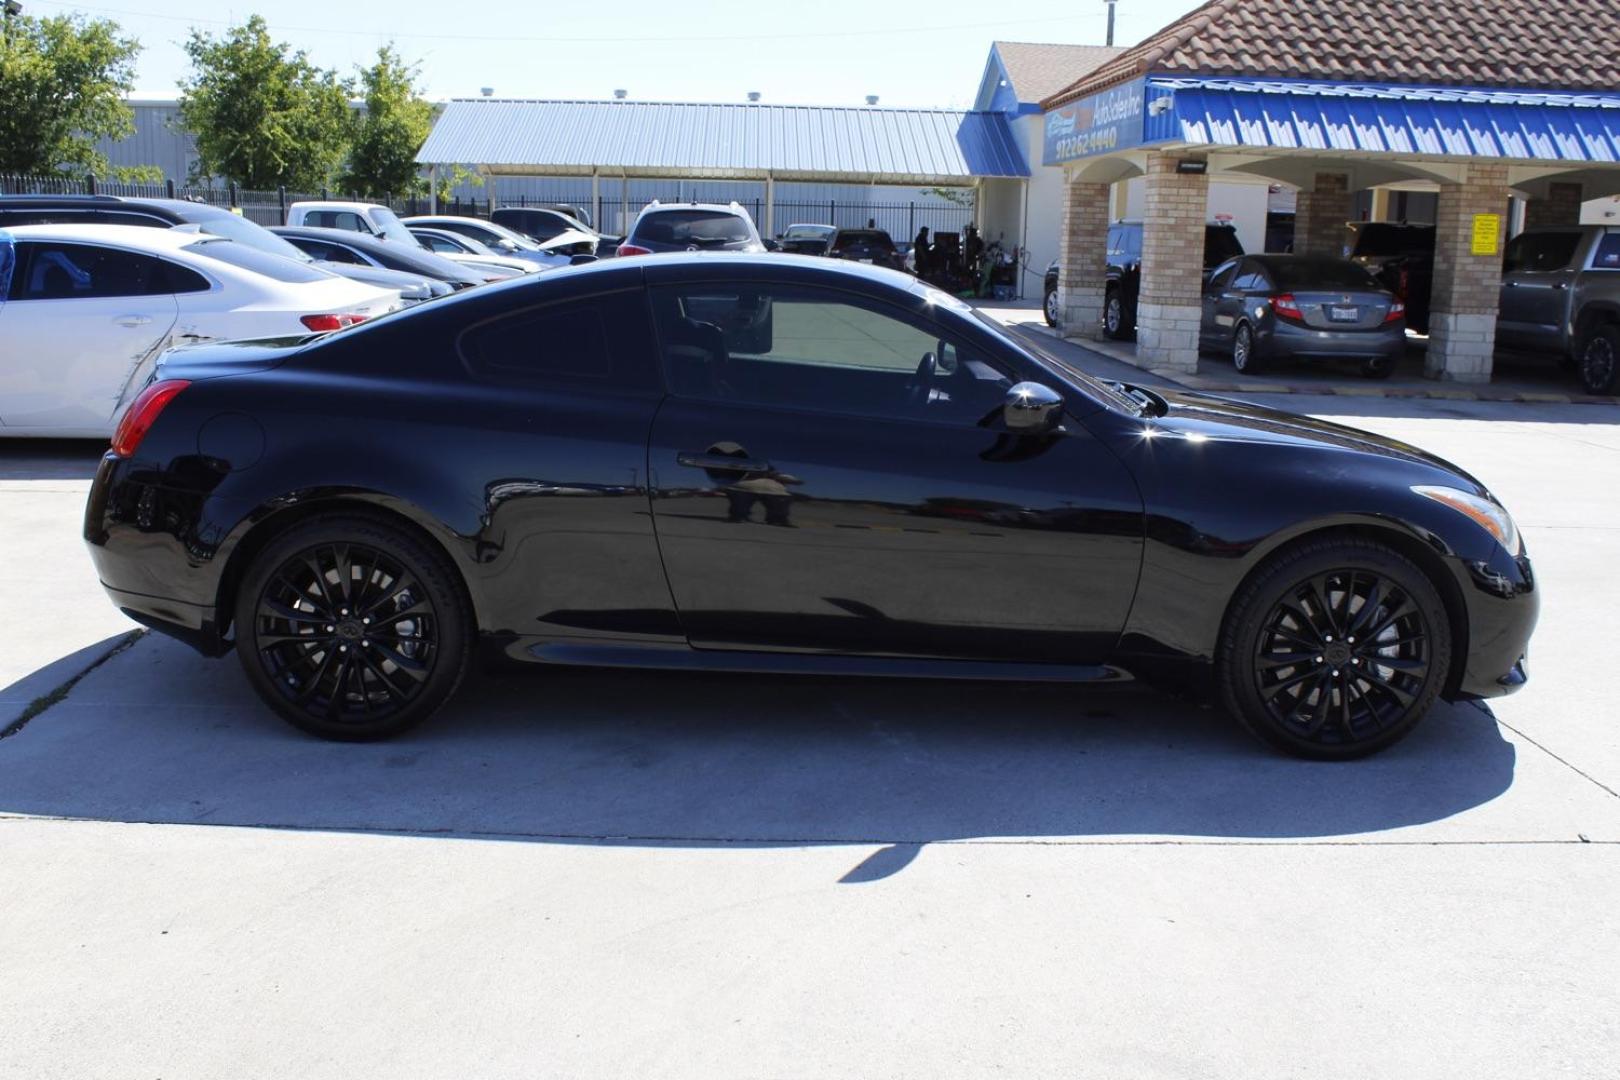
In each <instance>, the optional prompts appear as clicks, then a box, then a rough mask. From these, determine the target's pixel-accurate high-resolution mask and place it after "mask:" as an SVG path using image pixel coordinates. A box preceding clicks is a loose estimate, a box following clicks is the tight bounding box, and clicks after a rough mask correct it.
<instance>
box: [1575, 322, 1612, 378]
mask: <svg viewBox="0 0 1620 1080" xmlns="http://www.w3.org/2000/svg"><path fill="white" fill-rule="evenodd" d="M1576 368H1577V370H1578V371H1579V373H1580V376H1581V385H1582V386H1583V387H1585V388H1586V392H1587V393H1588V394H1612V393H1614V391H1615V384H1616V383H1617V382H1620V328H1617V327H1613V326H1600V327H1598V328H1596V329H1595V330H1593V331H1592V332H1591V333H1590V334H1588V335H1586V340H1585V341H1583V342H1582V343H1581V351H1580V356H1579V357H1578V358H1577V362H1576Z"/></svg>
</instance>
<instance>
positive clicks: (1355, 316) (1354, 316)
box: [1328, 307, 1361, 322]
mask: <svg viewBox="0 0 1620 1080" xmlns="http://www.w3.org/2000/svg"><path fill="white" fill-rule="evenodd" d="M1328 318H1329V319H1331V320H1332V321H1333V322H1356V321H1357V320H1359V319H1360V318H1361V309H1360V308H1355V307H1330V308H1328Z"/></svg>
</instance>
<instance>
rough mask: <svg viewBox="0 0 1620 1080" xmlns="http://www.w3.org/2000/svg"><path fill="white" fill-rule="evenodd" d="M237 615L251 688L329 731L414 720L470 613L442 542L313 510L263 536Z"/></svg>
mask: <svg viewBox="0 0 1620 1080" xmlns="http://www.w3.org/2000/svg"><path fill="white" fill-rule="evenodd" d="M235 624H236V651H237V654H238V655H239V656H240V657H241V661H242V667H243V668H244V669H245V670H246V672H247V676H248V681H249V682H251V683H252V684H253V688H254V689H255V690H257V691H258V693H259V695H260V697H262V698H263V699H264V700H265V702H266V703H267V704H268V705H269V706H270V707H271V708H272V709H274V710H275V711H276V712H277V713H279V714H280V715H281V716H282V717H283V718H284V719H286V720H287V721H289V722H290V723H292V724H293V725H295V726H297V727H299V728H302V729H303V730H305V731H308V732H310V733H312V734H315V735H319V736H322V737H323V738H328V739H343V740H367V739H382V738H387V737H388V736H391V735H397V734H399V733H400V732H402V731H405V730H407V729H408V728H411V727H414V726H416V725H417V724H419V723H421V722H422V721H423V720H425V719H427V717H428V716H429V715H431V714H432V713H433V712H434V711H435V710H436V709H438V708H439V706H441V705H443V704H444V702H445V701H446V700H447V699H448V698H449V697H450V695H451V694H452V693H453V692H454V691H455V689H456V686H457V685H458V684H459V683H460V682H461V679H462V676H463V674H464V673H465V671H466V668H467V662H468V657H469V656H470V654H471V652H472V618H471V614H470V612H469V611H468V610H467V603H466V601H465V600H464V599H463V596H462V593H461V590H460V588H459V587H458V583H457V582H456V580H455V578H454V570H453V569H452V568H451V567H450V566H449V565H448V563H447V562H446V560H445V559H444V557H443V556H442V554H440V553H439V552H437V551H435V550H433V549H432V548H431V547H430V546H429V545H428V544H427V543H424V542H423V541H422V540H421V539H419V538H418V537H416V536H415V535H413V534H411V533H410V532H407V531H406V530H404V529H401V528H399V527H397V526H395V525H392V524H390V523H388V522H386V521H381V520H377V519H374V518H371V517H367V516H364V515H349V514H341V515H333V516H330V517H318V518H312V519H310V520H309V521H306V522H304V523H303V524H301V525H298V526H296V527H294V528H292V529H290V530H288V531H287V532H286V533H284V534H282V535H281V536H279V537H277V538H276V539H275V540H273V541H271V542H270V544H269V545H268V546H266V547H265V549H264V550H263V551H261V552H259V554H258V556H257V557H256V558H255V559H254V560H253V563H252V565H251V566H250V567H249V568H248V570H247V573H246V575H245V576H244V578H243V580H242V584H241V588H240V589H239V590H238V592H237V598H236V611H235Z"/></svg>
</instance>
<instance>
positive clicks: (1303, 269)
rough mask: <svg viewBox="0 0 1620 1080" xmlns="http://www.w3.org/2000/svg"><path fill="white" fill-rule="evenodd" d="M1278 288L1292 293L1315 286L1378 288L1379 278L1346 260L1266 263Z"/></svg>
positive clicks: (1281, 260)
mask: <svg viewBox="0 0 1620 1080" xmlns="http://www.w3.org/2000/svg"><path fill="white" fill-rule="evenodd" d="M1264 269H1265V270H1267V271H1268V272H1269V275H1270V277H1271V279H1272V280H1273V281H1275V282H1276V283H1277V288H1279V289H1283V290H1286V291H1289V292H1293V291H1295V290H1299V291H1301V292H1305V291H1309V290H1311V289H1378V290H1379V291H1383V288H1384V287H1383V286H1382V285H1380V284H1378V281H1377V279H1376V278H1374V277H1373V276H1372V275H1371V274H1369V273H1368V272H1367V271H1366V270H1363V269H1362V268H1361V267H1359V266H1357V265H1356V264H1355V263H1353V262H1347V261H1345V260H1343V259H1278V260H1276V261H1275V262H1271V263H1268V264H1266V265H1265V267H1264Z"/></svg>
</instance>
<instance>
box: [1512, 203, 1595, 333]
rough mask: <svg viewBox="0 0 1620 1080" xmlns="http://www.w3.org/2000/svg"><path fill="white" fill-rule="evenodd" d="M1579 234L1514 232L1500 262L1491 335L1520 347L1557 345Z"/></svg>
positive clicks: (1565, 310)
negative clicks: (1499, 285) (1498, 294)
mask: <svg viewBox="0 0 1620 1080" xmlns="http://www.w3.org/2000/svg"><path fill="white" fill-rule="evenodd" d="M1583 238H1584V234H1583V233H1581V232H1580V231H1579V230H1576V229H1570V230H1567V231H1564V230H1559V231H1547V232H1542V231H1536V232H1527V233H1520V234H1519V235H1518V236H1515V237H1514V238H1513V239H1512V240H1511V241H1510V242H1509V243H1508V246H1507V251H1506V253H1505V255H1504V258H1503V264H1502V289H1501V304H1500V307H1499V308H1498V311H1497V321H1496V326H1497V334H1498V336H1499V337H1500V338H1501V339H1502V342H1503V343H1504V344H1511V345H1517V346H1520V347H1522V348H1553V349H1556V348H1558V347H1559V345H1560V342H1561V340H1562V337H1561V332H1562V327H1563V324H1564V320H1565V318H1566V316H1567V312H1568V306H1569V295H1570V286H1571V285H1572V284H1573V283H1574V281H1575V269H1574V267H1575V262H1576V255H1577V252H1578V251H1579V250H1580V248H1581V241H1582V239H1583Z"/></svg>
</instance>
